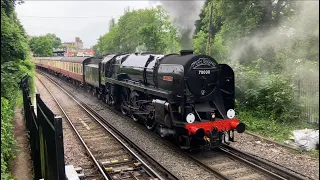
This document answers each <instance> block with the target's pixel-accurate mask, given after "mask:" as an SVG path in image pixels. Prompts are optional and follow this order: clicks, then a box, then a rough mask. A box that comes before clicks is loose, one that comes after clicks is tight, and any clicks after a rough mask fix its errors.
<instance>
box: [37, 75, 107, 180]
mask: <svg viewBox="0 0 320 180" xmlns="http://www.w3.org/2000/svg"><path fill="white" fill-rule="evenodd" d="M36 77H37V78H38V80H39V81H40V83H41V84H42V85H43V86H44V87H45V88H46V90H47V91H48V92H49V94H50V95H51V97H52V98H53V99H54V101H55V102H56V103H57V105H58V106H59V108H60V110H61V111H62V113H63V114H64V116H65V117H66V119H67V120H68V122H69V124H70V125H71V127H72V129H73V130H74V132H75V133H76V135H77V136H78V138H79V140H80V141H81V143H82V145H83V146H84V147H85V149H86V150H87V152H88V153H89V155H90V157H91V159H92V160H93V162H94V164H95V165H96V166H97V167H98V169H99V171H100V173H101V175H102V176H103V177H104V178H105V179H107V180H109V178H108V177H107V175H106V174H105V172H104V170H103V169H102V168H101V166H100V164H99V162H98V161H97V159H96V158H95V157H94V155H93V154H92V152H91V151H90V149H89V147H88V146H87V144H86V143H85V142H84V140H83V138H82V137H81V135H80V134H79V132H78V130H77V129H76V128H75V126H74V125H73V123H72V122H71V120H70V118H69V116H68V115H67V113H66V112H65V111H64V109H63V108H62V106H61V105H60V103H59V101H58V100H57V99H56V98H55V96H54V95H53V94H52V92H51V91H50V90H49V88H48V87H47V86H45V85H44V83H43V82H42V81H41V79H40V78H39V77H38V76H37V75H36Z"/></svg>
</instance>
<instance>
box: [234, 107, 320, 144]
mask: <svg viewBox="0 0 320 180" xmlns="http://www.w3.org/2000/svg"><path fill="white" fill-rule="evenodd" d="M239 118H240V120H241V121H242V122H243V123H245V124H246V128H247V130H249V131H251V132H254V133H257V134H259V135H261V136H264V137H267V138H270V139H273V140H275V141H278V142H281V143H283V142H284V141H285V140H288V139H289V138H290V137H291V136H293V133H292V131H293V130H298V129H305V128H308V129H317V128H318V125H313V124H308V123H307V122H305V121H301V120H297V121H295V122H290V123H280V122H277V121H275V120H274V119H269V118H261V117H256V116H253V115H252V113H250V112H240V113H239Z"/></svg>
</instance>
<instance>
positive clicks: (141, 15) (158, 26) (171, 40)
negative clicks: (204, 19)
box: [96, 6, 178, 54]
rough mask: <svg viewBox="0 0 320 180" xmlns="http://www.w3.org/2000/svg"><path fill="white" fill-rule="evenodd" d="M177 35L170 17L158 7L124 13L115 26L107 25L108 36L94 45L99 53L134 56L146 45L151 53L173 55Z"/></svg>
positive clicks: (101, 38) (104, 36) (105, 35)
mask: <svg viewBox="0 0 320 180" xmlns="http://www.w3.org/2000/svg"><path fill="white" fill-rule="evenodd" d="M177 42H178V41H177V31H176V29H175V28H173V27H172V25H171V23H170V22H169V15H168V13H166V12H165V11H164V10H163V9H162V8H161V7H160V6H158V7H156V8H153V9H140V10H132V11H129V10H128V11H126V13H125V14H124V15H123V16H121V17H120V19H119V20H118V22H117V23H115V24H113V22H112V21H111V22H110V27H109V32H108V33H106V34H104V35H103V36H101V37H100V38H99V40H98V42H97V45H96V48H97V50H98V53H100V54H106V53H112V52H120V53H128V52H131V53H132V52H134V51H135V50H136V48H137V47H138V46H142V45H145V46H146V47H147V49H148V51H152V52H154V53H165V52H176V50H177V49H178V48H177V46H178V45H177V44H178V43H177Z"/></svg>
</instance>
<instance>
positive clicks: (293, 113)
mask: <svg viewBox="0 0 320 180" xmlns="http://www.w3.org/2000/svg"><path fill="white" fill-rule="evenodd" d="M235 71H236V73H235V76H236V104H237V108H238V110H239V111H249V112H253V113H254V114H255V116H257V117H265V118H270V119H274V120H276V121H278V122H291V121H293V120H295V119H297V118H298V116H299V114H300V109H301V107H300V103H297V102H296V99H295V98H294V97H295V94H296V91H295V87H294V86H293V83H292V80H291V79H290V78H288V77H286V76H284V75H280V74H269V73H263V72H261V71H259V70H258V69H257V68H252V67H244V66H241V65H238V66H237V67H236V68H235Z"/></svg>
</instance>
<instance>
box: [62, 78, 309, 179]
mask: <svg viewBox="0 0 320 180" xmlns="http://www.w3.org/2000/svg"><path fill="white" fill-rule="evenodd" d="M61 81H62V80H61ZM62 82H64V81H62ZM64 83H66V84H68V85H69V86H70V87H72V88H74V86H71V85H70V84H69V83H67V82H64ZM104 107H106V108H108V109H109V110H111V111H112V112H114V113H116V114H117V115H119V116H121V117H123V118H127V119H130V118H129V117H127V116H124V115H122V114H121V113H120V112H118V111H116V110H115V109H113V108H111V107H109V106H107V105H105V106H104ZM88 108H90V109H92V108H91V107H88ZM97 115H98V116H99V114H97ZM106 123H108V122H106ZM139 125H141V124H139ZM141 126H142V125H141ZM111 127H112V125H111ZM112 128H113V127H112ZM113 129H115V128H113ZM248 134H249V133H248ZM151 135H155V136H157V137H159V136H158V135H157V134H155V133H151ZM266 140H267V139H266ZM164 143H165V144H167V145H168V146H171V147H176V146H174V145H173V144H172V143H169V142H167V141H165V142H164ZM276 144H278V143H276ZM279 145H281V144H279ZM226 146H227V145H223V146H221V148H220V150H221V151H223V152H226V153H228V154H230V156H232V157H234V158H237V159H238V160H239V161H240V162H244V163H246V164H247V165H249V166H251V167H253V168H255V167H256V169H259V171H260V172H261V173H264V174H269V176H271V177H273V178H276V179H297V180H302V179H306V178H303V177H305V176H304V175H302V174H301V173H298V172H295V171H293V170H290V169H287V168H284V167H282V166H281V165H278V164H276V165H278V166H279V167H276V166H275V165H273V164H275V163H273V162H267V161H262V160H259V159H258V158H256V157H253V155H251V156H252V157H251V158H252V159H256V161H254V162H251V161H250V160H248V158H249V156H250V155H249V154H248V156H247V157H248V158H245V157H246V156H245V155H243V156H242V158H241V157H237V156H236V155H235V153H232V152H230V151H231V150H230V149H229V150H226V151H224V150H223V147H226ZM227 147H228V148H231V147H230V146H227ZM235 150H236V149H235ZM237 151H238V152H240V151H239V150H237ZM182 154H185V155H186V156H188V157H189V158H190V159H192V160H193V161H194V162H196V163H197V164H198V165H199V166H202V167H203V168H205V169H206V170H208V171H209V172H212V173H213V174H215V175H216V176H217V177H218V178H221V179H223V180H227V179H230V177H228V176H226V175H224V174H222V173H221V172H219V170H217V169H216V168H213V167H209V166H208V165H206V164H205V163H203V162H202V161H201V160H199V159H197V158H196V157H193V156H192V155H190V154H188V153H186V152H182ZM242 159H243V160H244V161H242ZM260 159H261V158H260ZM255 162H256V163H258V162H260V163H259V164H261V166H264V167H260V166H259V165H258V164H255ZM272 163H273V164H272ZM262 164H264V165H262ZM268 166H269V168H270V167H272V168H273V170H274V171H276V172H277V173H280V175H279V174H276V173H273V172H272V171H271V172H269V171H268V170H267V169H266V168H265V167H268ZM290 172H294V173H295V174H293V173H290ZM281 174H283V175H281ZM285 174H287V175H285ZM283 176H285V177H283ZM286 177H288V178H286ZM307 178H310V177H307ZM310 179H311V178H310Z"/></svg>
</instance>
